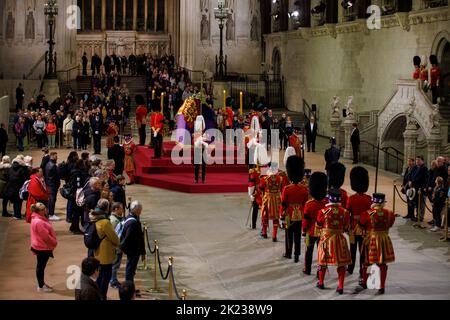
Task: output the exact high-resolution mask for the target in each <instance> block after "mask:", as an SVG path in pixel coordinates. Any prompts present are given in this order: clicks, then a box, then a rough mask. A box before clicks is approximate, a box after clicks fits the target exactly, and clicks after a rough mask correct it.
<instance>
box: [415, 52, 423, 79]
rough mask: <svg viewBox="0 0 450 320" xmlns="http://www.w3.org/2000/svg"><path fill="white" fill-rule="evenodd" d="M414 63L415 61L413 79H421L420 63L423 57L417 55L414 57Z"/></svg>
mask: <svg viewBox="0 0 450 320" xmlns="http://www.w3.org/2000/svg"><path fill="white" fill-rule="evenodd" d="M413 63H414V73H413V79H414V80H419V79H420V64H421V63H422V59H420V57H419V56H415V57H414V58H413Z"/></svg>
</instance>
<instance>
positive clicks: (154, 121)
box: [150, 112, 164, 134]
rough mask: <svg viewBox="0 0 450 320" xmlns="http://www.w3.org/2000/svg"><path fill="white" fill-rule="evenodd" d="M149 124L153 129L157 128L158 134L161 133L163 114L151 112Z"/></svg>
mask: <svg viewBox="0 0 450 320" xmlns="http://www.w3.org/2000/svg"><path fill="white" fill-rule="evenodd" d="M150 126H151V127H152V130H153V131H157V130H158V129H159V132H158V133H159V134H163V129H164V116H163V115H162V114H161V113H159V112H153V113H152V116H151V119H150Z"/></svg>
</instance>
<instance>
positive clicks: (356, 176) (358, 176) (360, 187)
mask: <svg viewBox="0 0 450 320" xmlns="http://www.w3.org/2000/svg"><path fill="white" fill-rule="evenodd" d="M350 182H351V185H352V190H353V191H355V192H357V193H366V192H367V191H368V190H369V171H367V170H366V169H365V168H363V167H355V168H353V170H352V171H351V172H350Z"/></svg>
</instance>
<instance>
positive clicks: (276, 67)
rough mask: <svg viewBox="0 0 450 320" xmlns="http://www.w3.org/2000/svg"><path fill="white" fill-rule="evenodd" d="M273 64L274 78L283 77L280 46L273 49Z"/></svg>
mask: <svg viewBox="0 0 450 320" xmlns="http://www.w3.org/2000/svg"><path fill="white" fill-rule="evenodd" d="M272 66H273V78H274V80H280V79H281V54H280V50H279V49H278V48H275V49H274V50H273V55H272Z"/></svg>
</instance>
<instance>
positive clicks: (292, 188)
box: [280, 156, 309, 263]
mask: <svg viewBox="0 0 450 320" xmlns="http://www.w3.org/2000/svg"><path fill="white" fill-rule="evenodd" d="M304 168H305V162H304V161H303V159H302V158H300V157H298V156H292V157H290V158H288V159H287V163H286V170H287V174H288V177H289V180H290V182H291V184H289V185H287V186H286V187H285V188H284V189H283V193H282V196H281V209H280V216H281V220H284V222H285V225H286V236H285V247H286V248H285V253H284V255H283V256H284V257H285V258H287V259H292V250H293V249H294V246H295V250H294V262H295V263H298V262H299V258H300V254H301V238H302V220H303V212H304V208H305V205H306V203H307V202H308V197H309V194H308V189H307V188H306V187H305V186H304V185H302V184H301V182H302V180H303V176H304Z"/></svg>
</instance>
